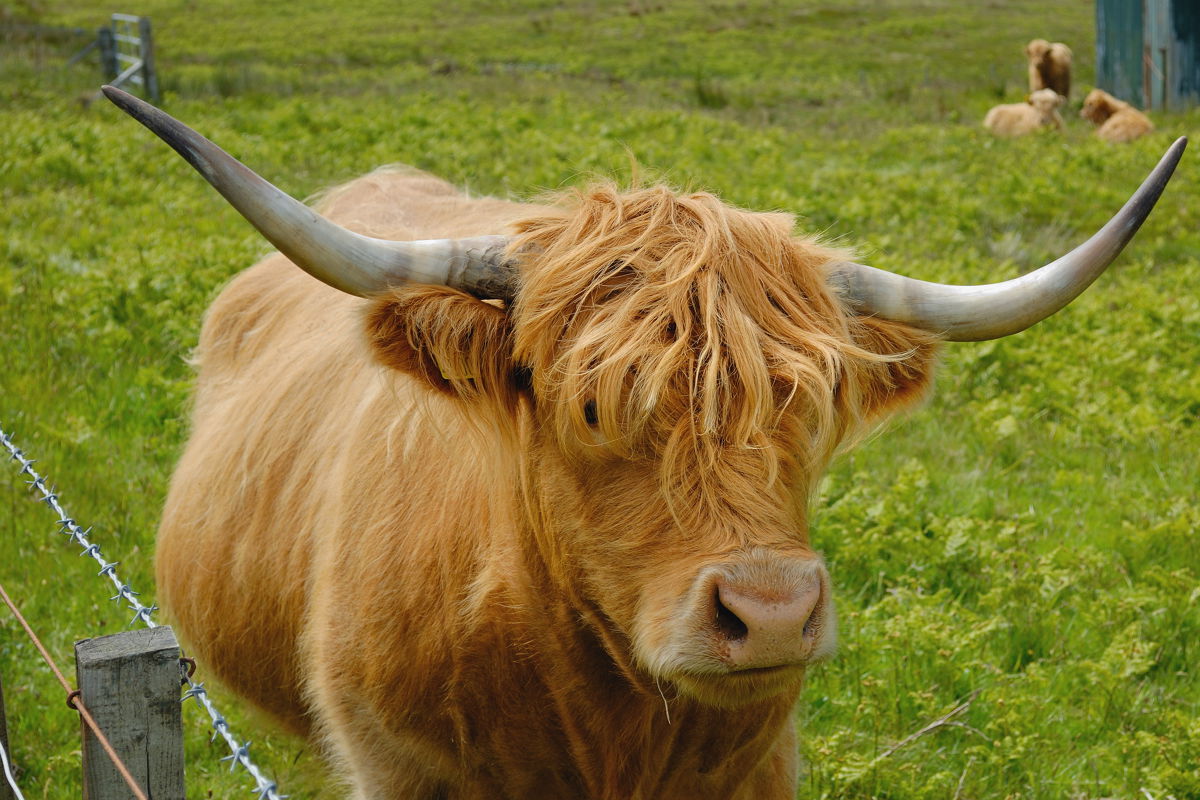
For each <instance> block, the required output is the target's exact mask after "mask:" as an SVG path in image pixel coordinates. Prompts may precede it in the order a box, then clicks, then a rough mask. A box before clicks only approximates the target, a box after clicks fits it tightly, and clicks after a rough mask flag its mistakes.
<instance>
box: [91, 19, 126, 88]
mask: <svg viewBox="0 0 1200 800" xmlns="http://www.w3.org/2000/svg"><path fill="white" fill-rule="evenodd" d="M96 43H97V44H98V45H99V46H100V69H101V70H102V71H103V72H104V80H105V81H106V82H107V81H111V80H112V79H113V78H115V77H117V75H118V73H120V71H121V69H120V67H119V66H118V64H117V40H116V37H114V36H113V30H112V28H110V27H108V26H107V25H106V26H104V27H103V28H100V29H99V30H97V31H96Z"/></svg>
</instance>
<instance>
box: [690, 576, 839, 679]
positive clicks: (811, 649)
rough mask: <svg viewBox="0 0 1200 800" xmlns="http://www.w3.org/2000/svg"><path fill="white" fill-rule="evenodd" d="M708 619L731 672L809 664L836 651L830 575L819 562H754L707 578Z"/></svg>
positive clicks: (716, 645) (704, 610) (718, 648)
mask: <svg viewBox="0 0 1200 800" xmlns="http://www.w3.org/2000/svg"><path fill="white" fill-rule="evenodd" d="M707 577H708V579H709V581H708V585H709V590H708V593H707V594H708V597H707V601H708V602H707V603H705V605H706V606H707V608H704V609H703V611H702V612H701V613H704V614H705V615H706V616H707V619H708V633H709V635H710V636H711V637H712V640H713V642H714V645H715V650H716V654H717V656H718V658H720V659H721V660H722V661H723V662H724V663H725V664H726V665H727V666H728V667H729V669H730V670H733V671H738V670H747V669H758V668H767V667H781V666H791V665H796V664H803V663H806V662H808V661H811V660H813V659H814V658H818V657H820V656H823V655H825V654H826V653H828V652H829V651H830V650H831V649H832V646H833V641H832V639H833V630H832V628H833V625H832V622H833V619H832V606H831V599H830V597H829V576H828V573H827V572H826V570H825V567H824V565H823V564H821V562H820V561H819V560H817V559H815V558H814V559H778V558H777V559H771V560H764V559H753V560H748V561H746V562H742V563H734V564H726V565H723V566H721V567H718V568H717V569H715V570H713V571H712V572H711V573H709V575H708V576H707Z"/></svg>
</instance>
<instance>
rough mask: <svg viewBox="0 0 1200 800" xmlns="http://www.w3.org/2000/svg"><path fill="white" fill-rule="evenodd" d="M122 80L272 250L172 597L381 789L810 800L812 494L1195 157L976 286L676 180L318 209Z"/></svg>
mask: <svg viewBox="0 0 1200 800" xmlns="http://www.w3.org/2000/svg"><path fill="white" fill-rule="evenodd" d="M106 91H107V93H108V95H109V97H110V98H112V99H113V100H114V101H115V102H116V103H117V104H118V105H120V106H121V107H122V108H124V109H125V110H126V111H129V112H130V113H131V114H133V115H134V116H135V117H137V118H138V119H139V120H140V121H142V122H143V123H144V124H146V125H147V126H148V127H150V128H151V129H152V130H154V131H155V132H156V133H158V134H159V135H160V136H162V137H163V138H164V139H165V140H166V141H167V142H168V143H170V144H171V145H172V146H173V147H174V148H175V149H176V150H178V151H179V152H180V153H181V154H183V155H184V157H185V158H187V159H188V160H189V161H190V162H191V163H192V164H193V166H195V167H196V168H197V169H199V170H200V171H201V172H202V174H203V175H204V176H205V177H206V178H207V179H208V180H209V181H210V182H212V183H213V185H214V186H216V187H217V189H218V190H219V191H220V192H221V193H222V194H224V195H225V197H226V198H227V199H228V200H229V201H230V202H231V203H232V204H233V205H234V206H235V207H236V208H237V209H238V210H239V211H240V212H241V213H243V214H244V215H245V216H246V217H247V218H248V219H249V220H250V221H251V222H252V223H253V224H254V225H255V226H256V227H258V229H259V230H260V231H262V232H263V233H264V235H266V237H267V238H268V239H270V240H271V242H273V243H274V244H275V245H276V246H277V247H278V248H279V249H280V250H281V251H282V254H275V255H272V256H270V257H268V258H266V259H265V260H264V261H263V262H262V263H260V264H258V265H257V266H255V267H253V268H252V269H250V270H248V271H247V272H244V273H242V274H241V275H239V276H238V277H237V278H236V279H234V281H233V282H232V283H231V284H230V285H229V286H228V287H227V288H226V289H225V290H224V291H223V292H222V294H221V296H220V297H219V298H218V299H217V301H216V302H215V304H214V305H213V307H212V309H211V310H210V311H209V313H208V316H207V318H206V320H205V324H204V330H203V333H202V335H201V341H200V346H199V352H198V360H199V377H198V379H197V385H196V402H195V411H194V420H193V430H192V435H191V440H190V442H189V444H188V446H187V450H186V452H185V454H184V456H183V459H182V461H181V463H180V465H179V467H178V470H177V471H176V473H175V476H174V478H173V480H172V484H171V489H170V495H169V498H168V501H167V507H166V511H165V515H164V518H163V523H162V528H161V531H160V535H159V543H158V586H159V591H160V592H161V594H162V597H163V599H164V601H165V603H166V604H167V606H168V608H169V609H170V610H171V612H172V615H173V618H174V620H175V621H176V623H177V625H178V626H179V628H180V629H181V631H182V634H183V636H184V638H185V639H186V641H187V642H189V643H190V646H191V648H192V649H193V650H194V652H195V654H196V655H197V656H198V657H199V658H200V659H202V660H203V662H204V663H205V664H207V665H208V666H209V667H210V668H211V669H212V670H214V671H215V672H216V673H217V674H218V675H219V676H220V678H221V679H222V680H223V681H224V682H225V683H226V684H228V685H229V686H230V687H232V688H233V689H235V690H236V691H238V692H240V693H241V694H242V695H244V696H245V697H246V698H248V699H249V700H250V701H252V702H253V703H255V704H256V705H258V706H260V707H261V708H263V709H265V710H267V711H268V712H270V713H271V714H273V715H274V716H275V717H276V718H278V719H279V720H281V721H282V722H283V723H284V724H286V725H287V726H289V727H290V728H291V729H293V730H294V731H297V732H299V733H301V734H304V735H308V736H310V737H313V738H314V739H317V740H319V741H322V742H324V743H325V745H326V746H327V748H328V751H329V753H330V755H331V756H332V757H333V758H334V759H336V760H337V761H338V762H339V763H340V764H341V767H342V768H343V769H344V771H345V773H346V775H347V776H348V777H349V780H350V781H351V784H352V786H353V789H354V793H355V797H357V798H362V799H363V800H365V799H366V798H506V797H507V798H582V797H590V798H622V799H628V798H689V799H690V798H722V799H725V798H747V799H751V798H753V799H754V800H759V799H761V798H792V797H794V796H795V791H796V786H797V773H798V764H797V746H796V741H795V732H794V723H793V717H792V709H793V706H794V704H795V702H796V700H797V697H798V694H799V692H800V687H801V682H802V679H803V676H804V672H805V668H806V666H807V665H808V664H810V663H812V662H813V661H815V660H817V659H820V658H822V657H824V656H827V655H828V654H829V653H830V651H831V650H832V648H833V646H834V629H835V621H834V611H833V604H832V597H831V586H830V579H829V576H828V574H827V573H826V569H825V566H824V565H823V563H822V561H821V559H820V557H819V556H818V555H817V554H816V553H815V552H813V550H812V549H811V547H810V545H809V540H808V531H807V525H806V521H805V517H806V504H807V502H808V498H809V495H810V493H811V490H812V487H813V484H814V482H815V481H816V480H817V478H818V477H819V476H820V474H821V472H822V470H823V469H824V468H825V466H826V464H827V462H828V461H829V459H830V457H831V455H832V453H833V451H834V449H835V447H837V446H838V444H839V443H840V442H842V441H843V440H845V439H847V438H848V437H852V436H854V435H855V434H856V433H859V432H861V431H863V430H864V429H865V428H866V427H868V426H870V425H872V424H874V423H876V422H877V421H878V420H880V419H881V418H883V417H885V416H887V415H888V414H892V413H894V412H895V411H896V410H898V409H900V408H903V407H904V406H906V405H908V404H910V403H912V402H914V401H915V400H916V399H918V398H919V397H920V396H921V394H922V393H923V392H924V391H925V389H926V388H927V386H928V385H929V382H930V379H931V374H932V371H933V364H934V356H935V351H936V349H937V346H938V343H939V341H940V340H942V339H943V338H944V339H949V340H962V341H966V340H978V339H987V338H994V337H998V336H1005V335H1008V334H1011V333H1015V332H1017V331H1020V330H1022V329H1024V328H1026V327H1028V326H1030V325H1032V324H1034V323H1036V322H1037V321H1038V320H1040V319H1042V318H1044V317H1046V316H1048V315H1049V314H1052V313H1054V312H1055V311H1056V310H1058V309H1059V308H1061V307H1062V306H1064V305H1065V304H1066V303H1068V302H1070V300H1071V299H1073V298H1074V297H1075V296H1076V295H1077V294H1078V293H1079V292H1080V291H1082V290H1083V289H1084V288H1085V287H1086V286H1087V285H1088V284H1089V283H1090V282H1091V281H1092V280H1093V279H1094V278H1095V277H1096V276H1097V275H1098V274H1099V273H1100V272H1101V271H1102V270H1103V269H1104V267H1105V266H1106V265H1107V264H1108V263H1109V262H1110V261H1111V260H1112V259H1113V258H1114V257H1115V256H1116V255H1117V253H1119V252H1120V250H1121V248H1122V247H1123V246H1124V244H1125V243H1126V242H1127V241H1128V240H1129V239H1130V238H1131V237H1132V236H1133V234H1134V232H1135V231H1136V230H1137V227H1138V225H1139V224H1140V223H1141V221H1142V220H1143V219H1144V218H1145V216H1146V214H1148V213H1149V211H1150V208H1151V207H1152V206H1153V204H1154V202H1155V200H1156V199H1157V197H1158V195H1159V193H1160V192H1161V190H1162V188H1163V186H1165V184H1166V181H1167V179H1168V177H1169V175H1170V173H1171V171H1172V170H1173V168H1174V166H1175V163H1176V162H1177V160H1178V158H1179V156H1180V155H1181V153H1182V149H1183V146H1184V142H1183V140H1180V141H1179V142H1177V143H1176V144H1175V145H1174V146H1173V147H1172V149H1171V151H1170V152H1169V153H1168V154H1167V155H1166V156H1164V158H1163V161H1162V162H1161V163H1160V164H1159V166H1158V167H1157V168H1156V170H1155V171H1154V173H1153V174H1152V175H1151V176H1150V178H1148V179H1147V181H1146V183H1145V184H1143V186H1142V188H1140V189H1139V190H1138V192H1137V194H1136V195H1135V196H1134V197H1133V199H1131V200H1130V202H1129V203H1128V204H1127V205H1126V207H1125V208H1123V209H1122V210H1121V211H1120V212H1119V213H1118V215H1117V217H1115V218H1114V220H1113V221H1112V222H1110V223H1109V224H1108V225H1107V226H1105V227H1104V228H1103V229H1102V230H1101V231H1100V232H1099V233H1098V234H1097V235H1096V236H1094V237H1093V238H1092V239H1090V240H1089V241H1088V242H1086V243H1085V244H1083V245H1081V246H1080V247H1079V248H1077V249H1076V250H1075V251H1073V252H1072V253H1070V254H1068V255H1067V256H1065V257H1063V258H1062V259H1060V260H1059V261H1056V262H1054V263H1053V264H1051V265H1048V266H1046V267H1044V268H1043V269H1041V270H1039V271H1037V272H1034V273H1031V274H1030V275H1027V276H1025V277H1023V278H1018V279H1015V280H1013V281H1009V282H1006V283H1001V284H995V285H991V286H985V287H955V286H943V285H939V284H929V283H924V282H921V281H916V280H913V279H909V278H904V277H901V276H899V275H894V274H892V273H888V272H882V271H879V270H875V269H872V268H871V267H867V266H863V265H859V264H855V263H853V262H851V261H849V260H848V258H847V256H846V254H844V253H842V252H839V251H837V250H833V249H829V248H826V247H823V246H821V245H819V244H817V243H816V242H815V241H814V240H811V239H806V238H797V237H795V236H794V235H793V233H792V222H791V220H790V219H789V218H787V217H786V216H784V215H779V214H755V213H750V212H746V211H740V210H736V209H733V208H730V207H728V206H726V205H723V204H722V203H720V202H719V201H718V200H717V199H716V198H714V197H712V196H711V195H707V194H690V195H683V196H680V195H676V194H674V193H672V192H669V191H667V190H665V189H662V188H651V189H641V190H634V191H630V192H627V193H619V192H617V191H615V190H613V189H612V188H611V187H608V186H604V185H601V186H598V187H593V188H591V189H588V190H586V191H581V192H579V193H577V194H575V195H573V196H571V197H569V198H567V199H564V200H563V202H562V203H561V204H559V205H555V206H533V205H525V204H520V203H512V202H506V201H502V200H495V199H488V198H468V197H466V196H464V195H462V194H460V193H458V192H457V191H455V190H454V189H453V188H452V187H450V186H449V185H448V184H446V183H443V182H442V181H439V180H436V179H433V178H430V177H428V176H424V175H421V174H414V173H396V172H392V173H388V172H383V173H376V174H373V175H370V176H367V177H365V178H362V179H359V180H357V181H354V182H352V183H350V184H348V185H347V186H345V187H343V188H342V189H340V190H339V191H336V192H334V193H333V194H332V195H331V196H330V197H329V198H327V200H326V201H325V203H324V213H325V215H326V216H327V217H328V220H327V219H325V218H322V217H321V216H319V215H317V214H316V213H314V212H313V211H312V210H310V209H308V208H307V207H305V206H303V205H301V204H300V203H298V202H296V201H295V200H292V199H291V198H289V197H287V196H286V195H284V194H282V193H281V192H279V191H278V190H277V189H275V188H274V187H273V186H271V185H270V184H268V183H266V182H265V181H263V180H262V179H261V178H259V177H258V176H256V175H254V174H253V173H252V172H250V171H249V170H247V169H246V168H245V167H243V166H242V165H241V164H239V163H238V162H236V161H234V160H233V159H232V158H230V157H229V156H228V155H226V154H225V153H224V152H223V151H221V150H219V149H218V148H216V147H215V146H214V145H212V144H211V143H210V142H208V141H207V140H206V139H204V138H203V137H200V136H199V135H198V134H196V133H194V132H193V131H191V130H190V129H188V128H186V127H184V126H182V125H181V124H180V123H178V122H176V121H175V120H173V119H171V118H170V117H168V116H166V115H165V114H163V113H162V112H160V111H158V110H156V109H153V108H152V107H150V106H147V105H146V104H144V103H142V102H141V101H139V100H137V99H136V98H132V97H130V96H129V95H126V94H124V93H121V92H119V91H116V90H112V89H107V90H106ZM330 220H331V221H330ZM339 222H341V223H343V224H344V225H346V226H347V227H348V228H349V227H352V228H357V229H359V230H361V231H362V232H364V233H367V234H370V236H362V235H359V234H358V233H352V232H350V231H349V230H347V228H343V227H341V225H339V224H337V223H339ZM503 231H508V232H509V233H508V234H507V235H502V232H503ZM372 236H374V237H379V238H371V237H372ZM431 237H443V238H431ZM447 237H448V238H447ZM416 240H420V241H416ZM297 266H299V267H300V268H301V269H302V270H303V271H301V269H297V268H296V267H297ZM306 272H307V273H308V274H305V273H306ZM310 275H312V276H314V277H316V278H318V279H319V281H320V282H318V281H317V280H313V279H312V277H310ZM324 284H328V285H324ZM214 565H219V567H216V566H214Z"/></svg>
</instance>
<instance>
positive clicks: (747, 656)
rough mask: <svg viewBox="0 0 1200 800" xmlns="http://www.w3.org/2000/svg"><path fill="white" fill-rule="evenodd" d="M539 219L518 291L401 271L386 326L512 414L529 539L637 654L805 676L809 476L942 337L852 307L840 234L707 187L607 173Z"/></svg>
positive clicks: (724, 669)
mask: <svg viewBox="0 0 1200 800" xmlns="http://www.w3.org/2000/svg"><path fill="white" fill-rule="evenodd" d="M522 233H523V236H522V237H521V244H520V246H521V247H523V248H524V252H526V253H528V254H529V255H528V256H527V257H526V262H525V270H524V273H523V283H522V287H521V291H520V293H519V295H518V299H517V302H516V303H515V304H514V306H513V307H512V309H510V310H508V311H504V310H501V309H499V308H497V307H495V306H491V305H487V304H483V303H480V302H478V301H475V300H472V299H469V298H465V297H463V296H461V295H455V294H451V293H448V292H446V291H445V290H432V289H420V290H418V289H410V290H404V291H401V292H398V293H396V294H395V295H393V296H392V297H391V298H390V299H386V300H383V301H380V302H379V303H378V304H377V305H376V310H375V312H374V313H373V315H372V322H371V327H370V330H371V332H372V336H373V337H374V338H375V341H376V342H377V349H380V350H384V351H387V352H388V355H387V356H386V357H385V362H386V363H389V364H391V365H392V366H397V367H399V368H401V369H406V370H408V371H415V372H417V373H418V374H420V375H422V376H423V377H424V379H426V380H429V381H431V382H432V383H434V384H435V385H436V386H439V387H441V388H442V389H445V390H446V391H450V392H453V393H456V394H458V395H459V396H460V397H461V398H463V399H464V400H467V401H468V402H471V403H473V404H474V405H475V407H476V408H477V411H478V413H487V412H486V409H489V408H490V409H491V411H492V412H494V414H495V415H496V417H497V419H496V422H495V424H497V425H505V426H510V423H511V421H512V420H513V419H516V420H517V421H518V424H517V425H516V426H515V429H517V439H518V440H519V441H520V446H519V447H518V448H516V449H517V452H518V453H519V458H520V460H521V462H522V463H521V464H520V465H519V474H520V475H521V476H522V482H523V484H522V491H523V496H524V498H525V505H524V508H523V509H522V516H523V518H524V525H525V526H526V527H527V528H528V531H529V533H530V538H531V542H530V544H531V546H533V547H534V549H535V550H536V551H537V553H538V554H539V557H540V558H541V559H542V561H543V563H544V564H546V565H547V567H548V573H549V574H550V575H551V576H552V577H553V579H554V581H555V582H556V583H557V584H558V585H559V587H560V588H561V589H562V590H563V591H565V592H568V593H569V594H570V595H571V597H572V599H573V600H574V601H575V602H576V603H577V605H578V606H579V608H581V609H582V610H583V612H584V614H585V615H586V616H587V617H588V618H589V621H590V622H591V623H592V624H593V625H594V627H595V629H596V631H597V632H598V634H599V635H600V637H601V638H602V640H603V642H604V645H605V647H606V649H607V650H608V651H609V653H610V655H612V656H613V657H614V658H615V659H616V660H617V661H618V662H619V663H620V664H621V665H622V666H623V667H625V668H626V669H627V670H628V671H629V672H630V674H636V675H638V676H643V677H646V678H649V679H652V680H657V681H659V682H660V685H666V684H671V685H673V686H675V687H677V688H678V690H679V691H681V692H683V693H685V694H687V695H689V696H691V697H693V698H695V699H697V700H700V701H702V702H705V703H709V704H714V705H722V706H735V705H741V704H744V703H747V702H751V701H754V700H756V699H761V698H763V697H766V696H770V695H774V694H778V693H780V692H784V691H788V690H794V689H795V688H796V687H797V686H798V684H799V679H800V677H801V676H802V674H803V668H804V665H805V664H807V663H809V662H811V661H812V660H814V659H816V658H819V657H821V656H823V655H826V654H828V653H829V652H830V651H831V650H832V648H833V643H834V614H833V603H832V598H831V593H830V581H829V577H828V574H827V573H826V570H825V567H824V565H823V564H822V562H821V560H820V558H819V557H818V556H817V554H816V553H814V552H813V550H812V549H811V547H810V544H809V538H808V530H807V525H806V503H807V498H808V495H809V493H810V491H811V489H812V486H813V484H814V481H815V480H816V479H817V478H818V477H819V476H820V473H821V472H822V470H823V469H824V468H825V466H826V464H827V462H828V460H829V458H830V457H831V455H832V453H833V451H834V449H835V448H836V447H837V446H838V444H839V443H840V442H841V441H842V440H843V439H844V438H845V437H846V436H847V435H848V434H851V433H853V432H856V431H859V430H861V429H862V428H863V426H864V424H869V423H870V422H872V421H873V420H876V419H878V418H879V417H880V416H881V415H883V414H886V413H887V412H888V411H891V410H893V409H895V408H896V407H897V406H899V405H902V404H904V403H906V402H909V401H911V400H912V399H913V398H915V397H917V396H919V395H920V393H921V392H922V391H923V389H924V388H925V386H926V384H927V382H928V380H929V375H930V371H931V360H932V351H933V338H932V337H930V336H929V335H927V334H923V333H919V332H916V331H913V330H911V329H908V328H904V327H903V326H898V325H892V324H888V323H882V322H878V321H874V320H863V319H859V318H857V317H854V316H853V315H850V314H847V313H846V312H845V311H844V309H843V308H842V306H841V305H840V304H839V303H838V302H837V301H836V300H835V299H834V298H833V297H832V295H831V294H830V292H829V291H828V290H827V289H826V287H825V284H824V280H823V272H822V269H821V267H822V264H824V263H825V262H826V261H827V260H829V259H830V258H832V257H835V256H838V255H840V254H836V253H834V252H832V251H830V250H827V249H824V248H822V247H820V246H818V245H817V244H815V243H814V242H812V241H807V240H797V239H794V238H793V237H792V235H791V220H790V219H789V218H787V217H785V216H782V215H766V214H750V213H747V212H741V211H736V210H733V209H730V208H728V207H725V206H723V205H721V204H720V203H719V202H718V201H717V200H716V199H715V198H713V197H711V196H708V195H692V196H687V197H677V196H675V195H673V194H671V193H669V192H667V191H665V190H662V189H650V190H644V191H638V192H632V193H628V194H623V195H622V194H617V193H616V192H615V191H612V190H611V189H608V188H601V189H596V190H593V191H591V192H590V193H588V194H586V195H583V196H581V197H579V198H578V200H577V202H576V203H575V207H574V208H573V209H571V210H569V211H564V212H563V214H562V215H561V216H554V217H547V218H541V219H536V220H532V221H530V222H528V223H526V224H525V225H524V226H522ZM384 321H386V324H385V322H384ZM389 326H390V327H389ZM396 326H399V327H400V328H403V329H404V330H403V332H400V331H399V329H398V328H397V327H396ZM397 341H400V342H403V343H404V344H405V346H403V347H400V348H396V347H395V346H394V345H395V343H396V342H397ZM389 348H390V349H389ZM397 350H399V354H397V352H396V351H397Z"/></svg>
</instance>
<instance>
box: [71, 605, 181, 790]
mask: <svg viewBox="0 0 1200 800" xmlns="http://www.w3.org/2000/svg"><path fill="white" fill-rule="evenodd" d="M179 675H180V673H179V642H177V641H176V639H175V634H174V632H172V630H171V629H170V628H168V627H165V626H160V627H156V628H144V629H139V630H133V631H126V632H124V633H116V634H113V635H111V636H101V637H98V638H96V639H83V640H81V641H78V642H76V643H75V679H76V682H77V683H76V685H77V686H78V687H79V692H80V694H81V696H82V697H83V701H84V702H85V703H86V704H87V707H88V710H89V711H90V712H91V713H92V716H93V717H95V719H96V722H97V724H98V725H99V726H100V729H101V730H102V731H104V733H105V736H107V737H108V739H109V741H110V742H111V743H112V746H113V749H115V750H116V751H117V755H119V756H120V757H121V760H122V761H124V762H125V764H126V766H127V767H128V768H129V771H130V773H131V774H132V775H133V777H134V779H135V780H136V781H137V783H138V784H139V785H140V786H142V787H143V788H144V789H145V792H146V795H147V796H148V797H152V798H155V800H184V783H183V721H182V718H181V714H180V702H179ZM83 797H84V800H127V798H128V797H129V787H128V786H127V785H126V784H125V782H124V780H122V778H121V777H120V774H119V773H118V772H117V770H116V768H115V767H114V766H113V765H112V762H111V761H109V759H108V756H107V754H106V753H105V752H104V750H103V749H102V748H101V747H100V744H99V742H98V741H97V740H96V737H95V736H94V735H93V734H92V732H91V731H90V730H89V729H88V728H87V727H86V726H84V729H83Z"/></svg>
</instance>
